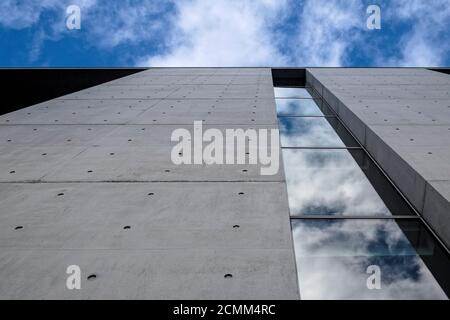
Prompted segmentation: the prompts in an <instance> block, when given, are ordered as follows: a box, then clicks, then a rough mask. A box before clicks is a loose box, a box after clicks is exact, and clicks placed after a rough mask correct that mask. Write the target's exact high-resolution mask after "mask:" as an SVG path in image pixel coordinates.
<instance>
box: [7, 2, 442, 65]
mask: <svg viewBox="0 0 450 320" xmlns="http://www.w3.org/2000/svg"><path fill="white" fill-rule="evenodd" d="M69 4H78V5H80V7H81V8H82V12H81V13H82V23H81V25H82V31H83V32H82V33H70V32H68V30H66V28H65V24H64V18H65V8H66V7H67V6H68V5H69ZM171 5H173V6H174V7H175V10H170V9H168V6H171ZM380 5H381V8H382V28H383V29H382V30H381V31H377V32H378V35H381V38H379V39H378V40H377V41H378V42H377V41H374V42H371V40H372V39H371V36H372V34H373V33H371V32H370V31H367V29H366V28H365V25H366V23H365V22H366V18H367V14H366V5H365V4H363V1H362V0H345V1H344V0H335V1H330V0H303V1H301V0H298V1H297V0H279V1H277V0H259V1H246V0H216V1H204V0H176V1H175V0H174V1H173V2H172V1H166V2H161V1H155V0H145V1H133V0H123V1H106V0H27V1H21V2H18V1H16V0H3V1H2V10H1V11H0V27H3V28H11V29H24V28H34V29H35V35H34V38H33V40H32V41H31V42H30V43H28V44H24V45H28V46H30V49H29V50H31V51H30V54H29V56H30V60H31V61H36V60H37V59H39V58H40V55H41V54H40V52H41V48H42V47H43V45H44V44H45V42H46V41H58V40H59V39H61V38H62V37H79V40H80V46H94V47H97V48H98V49H99V50H112V49H114V48H116V47H117V46H120V45H133V47H131V46H130V50H129V51H127V52H124V53H123V54H125V55H127V56H128V58H127V59H130V58H131V59H132V60H134V61H136V64H137V65H150V66H289V65H293V66H352V65H355V60H354V59H355V52H356V54H357V55H360V56H359V58H361V61H367V62H368V63H370V64H371V65H378V66H395V65H399V66H434V65H442V64H445V63H446V62H447V61H448V58H447V57H448V55H449V54H450V44H448V41H445V40H446V39H447V38H448V36H446V33H448V28H449V20H450V6H449V5H448V0H437V1H433V2H428V1H427V2H423V1H420V0H398V1H381V4H380ZM297 11H298V12H297ZM48 12H51V17H52V18H51V19H52V20H50V19H43V18H42V16H43V13H48ZM399 23H405V24H406V25H408V26H410V25H412V28H411V29H407V28H399V29H397V30H393V31H394V32H395V31H398V32H402V33H403V34H402V35H401V37H400V40H399V41H397V42H395V41H396V40H392V37H389V36H388V37H387V39H390V40H387V41H388V42H387V43H382V42H381V41H382V40H381V39H382V37H384V32H385V30H389V29H388V28H389V27H391V28H395V27H396V26H397V24H399ZM384 28H386V29H384ZM390 32H392V29H391V30H390ZM386 34H387V33H386ZM395 39H398V38H395ZM394 42H395V43H394ZM136 45H138V46H136ZM144 48H149V49H148V50H149V52H148V53H147V54H145V51H144V50H145V49H144ZM155 48H156V49H155ZM100 53H101V51H100ZM139 55H140V56H139ZM46 58H47V59H48V58H49V57H46ZM121 58H122V57H121ZM356 63H357V62H356Z"/></svg>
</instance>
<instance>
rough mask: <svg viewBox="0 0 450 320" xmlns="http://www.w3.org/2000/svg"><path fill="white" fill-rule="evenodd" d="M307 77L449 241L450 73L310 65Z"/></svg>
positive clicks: (449, 243)
mask: <svg viewBox="0 0 450 320" xmlns="http://www.w3.org/2000/svg"><path fill="white" fill-rule="evenodd" d="M306 78H307V83H308V84H309V85H311V86H313V87H315V88H316V89H317V90H318V91H319V92H320V93H321V94H322V95H323V97H324V98H325V100H326V101H327V102H328V103H329V104H330V105H331V107H332V108H333V109H334V110H335V111H336V112H337V113H338V115H339V116H340V117H341V119H342V120H343V121H344V122H345V124H346V125H347V126H348V127H349V128H350V130H351V131H352V132H353V133H354V134H355V135H356V137H357V138H358V139H359V141H360V142H361V143H362V144H363V145H364V146H365V147H366V148H367V150H368V151H369V152H370V154H371V155H372V156H373V157H374V158H375V159H376V160H377V162H378V163H379V164H380V165H381V167H382V168H383V169H384V170H385V171H386V173H387V174H388V175H389V176H390V178H391V179H393V181H394V182H395V183H396V185H397V186H398V187H399V188H400V190H401V191H402V192H403V193H404V194H405V196H406V197H407V198H408V199H409V200H410V202H411V203H412V204H413V205H414V206H415V208H416V209H417V210H418V212H419V213H420V214H421V215H422V216H423V217H424V218H425V220H426V221H427V222H428V223H429V224H430V225H431V227H432V228H433V229H434V231H436V232H437V234H438V235H439V236H440V238H441V239H442V240H443V241H444V242H445V243H446V244H447V246H450V160H449V159H450V76H449V75H447V74H443V73H438V72H434V71H430V70H426V69H398V68H392V69H389V68H387V69H336V68H310V69H307V75H306Z"/></svg>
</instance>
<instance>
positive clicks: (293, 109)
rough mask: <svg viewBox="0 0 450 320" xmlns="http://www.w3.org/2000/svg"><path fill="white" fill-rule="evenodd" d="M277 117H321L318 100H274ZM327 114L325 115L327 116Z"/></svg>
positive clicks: (322, 113)
mask: <svg viewBox="0 0 450 320" xmlns="http://www.w3.org/2000/svg"><path fill="white" fill-rule="evenodd" d="M275 102H276V105H277V114H278V115H279V116H323V115H324V112H322V110H321V109H320V108H319V104H320V103H321V102H320V100H314V99H275ZM329 114H330V112H328V114H327V115H329Z"/></svg>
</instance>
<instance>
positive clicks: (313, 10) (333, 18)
mask: <svg viewBox="0 0 450 320" xmlns="http://www.w3.org/2000/svg"><path fill="white" fill-rule="evenodd" d="M365 21H366V20H365V8H364V7H363V6H362V3H361V1H359V0H358V1H355V0H352V1H327V0H314V1H312V0H307V1H305V2H304V6H303V10H302V12H301V17H300V24H299V26H298V29H297V33H296V35H295V37H292V38H291V39H290V40H289V41H290V42H291V43H292V46H293V49H294V50H293V57H292V58H293V62H294V64H296V65H301V66H323V67H328V66H341V65H343V64H345V58H346V51H347V49H349V48H350V47H351V46H352V45H354V44H355V42H356V41H358V40H359V38H360V36H361V35H360V32H361V31H362V29H363V27H364V26H365Z"/></svg>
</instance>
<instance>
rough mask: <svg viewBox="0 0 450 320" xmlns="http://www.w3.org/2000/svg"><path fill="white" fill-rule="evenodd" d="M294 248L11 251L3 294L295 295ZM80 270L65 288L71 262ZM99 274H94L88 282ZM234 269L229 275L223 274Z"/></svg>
mask: <svg viewBox="0 0 450 320" xmlns="http://www.w3.org/2000/svg"><path fill="white" fill-rule="evenodd" d="M291 256H292V252H291V250H260V249H251V250H246V249H220V250H216V249H203V250H202V249H194V248H193V249H171V250H146V251H140V250H39V251H35V250H13V249H6V250H2V252H1V253H0V265H1V266H2V268H0V279H1V286H0V288H1V298H2V299H205V300H207V299H293V298H295V297H296V296H298V293H297V284H296V282H295V281H293V280H294V279H292V277H291V276H290V275H291V274H294V273H295V267H294V266H293V265H292V264H286V263H280V262H282V261H287V260H290V259H291ZM72 264H77V265H79V266H80V268H81V270H82V276H83V279H82V283H81V290H67V289H66V288H65V282H66V279H67V274H66V269H67V266H69V265H72ZM91 274H95V275H96V276H97V278H96V279H95V280H87V279H86V278H87V277H88V275H91ZM225 274H231V275H232V276H233V277H232V278H224V275H225Z"/></svg>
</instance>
